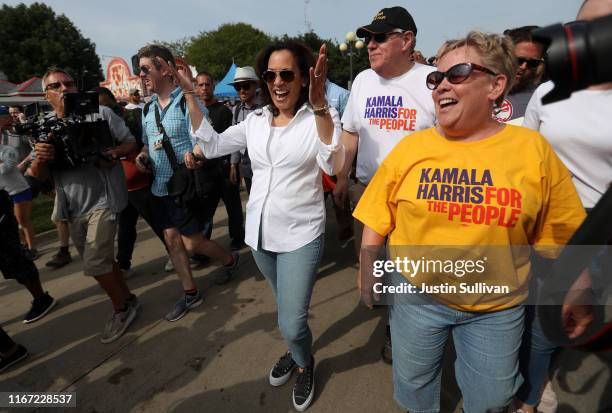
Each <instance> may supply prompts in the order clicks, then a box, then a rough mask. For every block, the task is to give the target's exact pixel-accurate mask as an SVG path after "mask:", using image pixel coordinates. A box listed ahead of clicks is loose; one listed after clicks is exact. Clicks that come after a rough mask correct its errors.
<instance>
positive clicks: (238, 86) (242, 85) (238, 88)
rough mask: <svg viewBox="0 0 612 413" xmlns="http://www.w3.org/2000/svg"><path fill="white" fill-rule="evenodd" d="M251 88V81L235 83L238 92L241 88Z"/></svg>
mask: <svg viewBox="0 0 612 413" xmlns="http://www.w3.org/2000/svg"><path fill="white" fill-rule="evenodd" d="M275 77H276V76H275ZM281 79H282V75H281ZM250 88H251V84H250V83H249V82H244V83H234V89H236V92H240V91H241V90H249V89H250Z"/></svg>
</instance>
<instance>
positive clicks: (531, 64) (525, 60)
mask: <svg viewBox="0 0 612 413" xmlns="http://www.w3.org/2000/svg"><path fill="white" fill-rule="evenodd" d="M516 60H518V64H519V66H522V65H523V63H525V64H527V67H528V68H529V69H535V68H536V67H538V66H540V64H542V59H528V58H526V57H517V58H516Z"/></svg>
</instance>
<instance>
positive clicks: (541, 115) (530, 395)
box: [516, 0, 612, 413]
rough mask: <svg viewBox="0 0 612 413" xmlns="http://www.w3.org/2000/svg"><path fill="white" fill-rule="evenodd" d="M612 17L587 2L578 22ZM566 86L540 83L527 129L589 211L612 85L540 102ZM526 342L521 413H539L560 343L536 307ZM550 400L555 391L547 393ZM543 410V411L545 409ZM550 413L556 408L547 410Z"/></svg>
mask: <svg viewBox="0 0 612 413" xmlns="http://www.w3.org/2000/svg"><path fill="white" fill-rule="evenodd" d="M610 14H612V0H586V1H585V2H584V3H583V4H582V6H581V7H580V10H579V11H578V16H577V17H576V20H577V21H582V22H585V21H592V20H595V19H597V18H599V17H603V16H606V15H610ZM561 86H562V83H561V82H558V81H555V83H553V82H552V81H549V82H546V83H543V84H542V85H540V86H539V87H538V88H537V89H536V91H535V93H534V95H533V97H532V98H531V100H530V101H529V104H528V106H527V109H526V112H525V120H524V122H523V126H526V127H528V128H531V129H534V130H536V131H538V132H540V133H541V134H542V135H544V136H545V137H546V139H547V140H548V141H549V142H550V143H551V145H552V147H553V149H554V150H555V152H556V154H557V155H558V156H559V158H561V160H562V161H563V163H564V164H565V165H567V168H568V169H569V171H570V173H571V175H572V180H573V182H574V185H575V186H576V190H577V191H578V195H579V196H580V199H581V201H582V205H583V206H584V208H585V209H586V210H587V212H590V211H591V209H592V208H594V207H595V205H596V204H597V202H598V201H599V200H600V198H601V197H602V196H603V195H604V193H605V192H606V190H607V189H608V186H609V184H610V179H611V178H610V177H611V176H612V163H611V162H610V159H612V140H611V139H610V137H611V136H612V127H611V126H610V121H609V118H608V116H609V115H608V113H609V110H608V109H606V108H609V107H610V106H611V105H612V82H608V83H603V84H597V85H594V86H590V87H588V88H586V89H585V90H579V91H575V92H574V93H572V94H571V96H570V97H569V99H566V100H562V101H559V102H554V103H550V104H543V102H542V98H543V96H545V95H546V94H548V93H549V92H550V91H551V90H552V89H553V87H561ZM528 309H529V312H527V314H526V324H525V330H526V334H525V338H524V342H523V347H522V348H521V354H520V357H521V374H522V375H523V376H524V378H525V382H524V383H523V385H522V386H521V388H520V390H519V392H518V394H517V397H516V398H517V400H516V402H517V407H518V409H519V410H517V411H520V412H524V413H532V412H535V411H536V407H537V410H538V411H540V410H541V408H542V404H543V401H544V399H543V393H542V387H543V385H544V383H545V382H546V379H547V376H548V370H549V367H550V364H551V359H552V356H553V354H554V353H555V351H556V349H557V345H556V344H555V343H553V342H552V341H551V340H550V339H549V338H548V337H547V336H546V335H545V334H544V332H543V325H544V322H543V320H542V319H541V316H540V315H539V314H538V313H537V312H536V311H535V308H533V307H531V308H528ZM544 394H545V395H550V396H553V397H550V396H549V397H548V399H553V400H554V402H555V403H554V404H556V400H555V398H554V393H553V394H551V393H550V391H545V392H544ZM543 411H544V410H543ZM549 411H552V410H549Z"/></svg>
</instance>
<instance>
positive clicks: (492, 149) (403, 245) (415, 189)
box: [354, 32, 589, 413]
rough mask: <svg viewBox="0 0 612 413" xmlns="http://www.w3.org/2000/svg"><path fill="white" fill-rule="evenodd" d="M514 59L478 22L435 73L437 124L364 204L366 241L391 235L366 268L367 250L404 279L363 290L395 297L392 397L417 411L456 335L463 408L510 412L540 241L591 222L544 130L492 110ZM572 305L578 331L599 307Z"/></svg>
mask: <svg viewBox="0 0 612 413" xmlns="http://www.w3.org/2000/svg"><path fill="white" fill-rule="evenodd" d="M516 68H517V63H516V58H515V56H514V52H513V45H512V42H511V41H510V40H509V39H507V38H503V37H500V36H497V35H489V34H484V33H480V32H471V33H470V34H468V36H467V37H466V38H465V39H462V40H458V41H453V42H450V43H449V44H448V45H447V47H446V48H445V49H444V51H443V52H442V54H441V56H439V60H438V71H435V72H432V73H431V74H430V75H429V76H428V77H427V86H428V87H429V88H430V89H432V90H433V99H434V103H435V107H436V115H437V119H438V124H437V126H436V127H434V128H431V129H427V130H424V131H421V132H417V133H414V134H412V135H411V136H410V137H407V138H405V139H404V140H403V141H402V142H401V143H399V144H398V145H397V146H396V147H395V149H394V150H393V151H392V152H391V153H390V154H389V156H388V157H387V158H386V159H385V161H384V162H383V163H382V164H381V166H380V168H379V170H378V171H377V173H376V175H375V176H374V178H373V179H372V181H371V182H370V184H369V185H368V188H367V190H366V191H365V193H364V195H363V197H362V198H361V201H360V203H359V204H358V206H357V208H356V210H355V212H354V216H355V217H356V218H357V219H359V220H360V221H362V222H363V223H364V225H365V228H364V232H363V242H362V251H365V250H366V248H367V247H371V246H381V245H383V244H384V239H385V237H388V238H389V242H388V243H389V251H388V254H389V260H388V261H387V262H385V263H384V265H382V264H381V265H379V264H380V263H379V262H378V263H377V262H372V261H368V262H369V263H370V264H372V265H373V266H371V267H370V266H369V264H367V263H366V259H365V254H364V253H363V252H362V272H363V271H364V268H363V266H365V265H368V271H370V274H372V270H375V271H374V275H375V276H377V277H378V276H380V275H381V272H384V271H388V272H389V273H390V274H389V277H390V279H391V283H392V284H395V285H392V286H390V287H398V286H399V287H401V286H404V288H395V290H392V289H387V290H383V289H382V287H381V285H379V284H376V285H375V286H373V285H372V284H371V283H369V282H368V283H366V282H363V281H362V283H361V285H360V288H361V289H366V288H368V289H371V288H374V291H375V292H376V293H388V295H387V297H388V296H389V295H393V298H394V299H395V301H394V305H392V307H391V312H390V325H391V337H392V342H393V369H394V385H395V398H396V400H397V401H398V402H399V403H400V405H402V407H404V408H406V409H408V410H409V411H428V412H435V411H439V404H440V403H439V401H440V379H441V370H442V369H441V367H442V364H441V362H442V356H443V353H444V349H445V345H446V341H447V339H448V335H449V333H452V334H453V339H454V344H455V349H456V352H457V361H456V363H455V372H456V378H457V382H458V384H459V387H460V389H461V391H462V393H463V408H464V410H465V411H466V412H470V413H471V412H485V411H505V410H503V409H505V408H506V407H507V406H508V404H509V403H510V401H511V400H512V397H513V396H514V394H515V393H516V391H517V389H518V387H519V386H520V384H521V381H522V378H521V376H520V374H519V373H518V349H519V347H520V344H521V336H522V333H523V318H524V309H523V306H522V303H523V302H524V300H525V299H526V298H527V282H528V279H529V274H530V262H529V255H530V248H533V249H535V250H536V251H537V252H538V253H539V254H541V255H543V256H546V257H549V258H553V257H554V256H555V255H556V254H557V253H558V249H559V248H558V247H559V246H561V245H564V244H565V243H566V242H567V241H568V240H569V238H570V237H571V235H572V234H573V233H574V231H575V230H576V229H577V228H578V226H579V225H580V223H581V222H582V220H583V219H584V210H583V208H582V205H581V203H580V199H579V198H578V195H577V194H576V190H575V188H574V185H573V183H572V180H571V176H570V174H569V173H568V171H567V169H566V168H565V166H564V165H563V164H562V162H561V161H560V160H559V159H558V158H557V156H556V155H555V153H554V152H553V150H552V148H551V147H550V145H549V144H548V143H547V142H546V141H545V140H544V139H543V137H542V136H541V135H539V134H538V133H537V132H533V131H530V130H528V129H525V128H522V127H518V126H512V125H504V124H501V123H498V122H497V121H495V120H494V119H493V118H492V117H491V113H492V109H493V106H494V105H495V104H496V103H499V102H501V101H503V98H504V95H505V94H506V92H507V91H508V90H509V89H510V86H511V80H512V79H514V74H515V72H516ZM416 246H418V248H417V249H415V247H416ZM427 246H433V247H434V248H428V247H427ZM440 246H445V247H440ZM451 246H452V248H451ZM390 269H391V271H389V270H390ZM383 270H384V271H383ZM392 293H395V294H392ZM363 294H364V291H363V290H362V295H363ZM404 304H414V305H404ZM568 311H569V314H570V315H573V322H574V323H575V324H574V330H573V331H572V332H571V334H575V335H578V334H581V332H582V331H583V330H584V328H585V324H586V323H588V320H589V318H588V317H589V316H588V315H586V316H585V317H583V318H581V317H580V315H579V314H578V313H577V312H575V313H574V312H573V308H571V307H568ZM570 318H572V317H570Z"/></svg>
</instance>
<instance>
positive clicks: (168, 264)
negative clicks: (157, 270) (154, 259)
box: [164, 258, 174, 272]
mask: <svg viewBox="0 0 612 413" xmlns="http://www.w3.org/2000/svg"><path fill="white" fill-rule="evenodd" d="M164 271H166V272H172V271H174V264H173V263H172V260H171V259H170V258H168V261H166V265H164Z"/></svg>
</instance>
